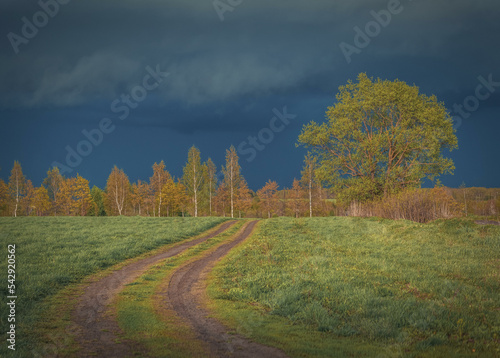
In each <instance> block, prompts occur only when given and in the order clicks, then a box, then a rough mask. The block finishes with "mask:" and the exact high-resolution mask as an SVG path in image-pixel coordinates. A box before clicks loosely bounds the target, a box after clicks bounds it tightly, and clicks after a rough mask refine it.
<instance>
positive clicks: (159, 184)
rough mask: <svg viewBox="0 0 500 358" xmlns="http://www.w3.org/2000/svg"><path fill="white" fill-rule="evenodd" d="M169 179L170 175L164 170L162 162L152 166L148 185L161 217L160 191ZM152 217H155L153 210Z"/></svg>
mask: <svg viewBox="0 0 500 358" xmlns="http://www.w3.org/2000/svg"><path fill="white" fill-rule="evenodd" d="M170 177H171V176H170V173H169V172H168V171H166V170H165V163H164V162H163V160H162V161H161V162H160V163H159V164H157V163H154V164H153V176H152V177H151V178H149V183H150V188H151V191H152V195H153V196H154V199H155V201H156V202H157V203H158V216H161V204H162V195H161V194H162V189H163V186H164V185H165V183H166V182H167V180H168V179H169V178H170ZM153 215H155V212H154V209H153Z"/></svg>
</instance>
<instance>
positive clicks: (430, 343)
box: [210, 218, 500, 357]
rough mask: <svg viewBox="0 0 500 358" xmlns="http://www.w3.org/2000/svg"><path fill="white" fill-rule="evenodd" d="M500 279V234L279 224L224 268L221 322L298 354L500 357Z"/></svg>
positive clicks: (408, 225) (330, 221)
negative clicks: (223, 321)
mask: <svg viewBox="0 0 500 358" xmlns="http://www.w3.org/2000/svg"><path fill="white" fill-rule="evenodd" d="M499 272H500V228H495V227H479V226H477V225H475V224H473V223H471V222H466V221H461V220H450V221H438V222H435V223H431V224H426V225H422V224H415V223H412V222H406V221H390V220H378V219H361V218H313V219H298V220H297V219H290V218H278V219H272V220H266V221H263V222H261V224H260V228H259V230H258V232H257V233H256V235H254V237H253V238H251V239H249V240H248V241H247V242H246V244H245V245H243V246H242V247H241V248H239V249H236V250H234V251H233V252H231V253H230V254H229V256H228V257H227V258H226V259H224V260H223V261H222V263H221V264H220V265H219V266H218V267H217V268H216V270H215V272H214V274H213V278H214V279H215V282H216V284H213V285H211V286H210V294H211V297H213V298H214V299H215V301H214V303H215V305H214V307H217V310H218V315H219V317H220V318H222V319H224V320H226V321H227V322H230V323H231V324H232V325H233V326H234V327H239V328H235V329H237V330H238V329H240V330H243V331H245V330H246V331H247V334H249V335H250V336H252V337H253V338H255V339H258V340H261V341H263V342H266V343H269V344H274V345H278V346H280V347H282V348H284V349H285V350H286V351H287V352H288V353H289V354H291V355H292V356H311V357H312V356H317V357H321V356H343V355H349V354H353V355H355V356H361V355H365V356H377V355H378V354H379V353H381V350H382V352H383V354H382V356H386V355H392V354H395V355H396V356H398V355H405V356H450V357H455V356H460V355H462V356H468V355H474V354H481V356H496V355H497V354H498V353H499V336H500V310H499V308H500V280H499V278H500V274H499ZM249 304H251V305H249ZM256 307H257V310H256ZM252 315H253V317H254V318H251V317H252ZM255 317H257V318H258V320H257V321H254V319H255ZM273 317H274V318H273ZM242 322H245V323H242ZM252 322H253V323H255V322H256V323H255V324H253V323H252ZM277 322H281V323H277ZM242 327H243V328H242ZM245 327H247V328H245ZM248 327H250V329H248ZM283 327H284V328H283ZM291 327H294V328H291ZM301 327H302V328H301ZM290 330H292V331H295V334H294V335H293V334H292V335H291V334H290V333H289V332H288V331H290ZM311 331H314V332H316V333H314V332H311ZM287 332H288V333H287ZM301 332H302V333H301ZM306 334H307V339H300V337H301V335H306ZM356 342H357V343H356ZM361 345H364V346H365V349H363V350H359V347H360V346H361ZM311 347H314V349H312V348H311ZM355 347H356V348H355ZM333 351H336V352H337V353H336V354H333V353H332V352H333Z"/></svg>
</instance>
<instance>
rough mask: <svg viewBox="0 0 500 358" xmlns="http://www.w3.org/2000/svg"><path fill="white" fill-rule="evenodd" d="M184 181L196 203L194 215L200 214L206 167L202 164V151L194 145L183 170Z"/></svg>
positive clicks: (189, 194) (194, 203)
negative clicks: (199, 208) (201, 192)
mask: <svg viewBox="0 0 500 358" xmlns="http://www.w3.org/2000/svg"><path fill="white" fill-rule="evenodd" d="M183 174H184V175H183V176H182V183H183V184H184V186H185V187H186V190H187V193H188V196H189V197H190V198H191V199H192V201H193V205H194V216H195V217H197V216H198V202H199V199H200V191H201V188H202V185H203V178H204V176H205V175H204V167H203V166H202V164H201V158H200V151H199V149H198V148H196V147H195V146H194V145H193V146H192V147H191V149H189V153H188V161H187V163H186V166H185V167H184V170H183Z"/></svg>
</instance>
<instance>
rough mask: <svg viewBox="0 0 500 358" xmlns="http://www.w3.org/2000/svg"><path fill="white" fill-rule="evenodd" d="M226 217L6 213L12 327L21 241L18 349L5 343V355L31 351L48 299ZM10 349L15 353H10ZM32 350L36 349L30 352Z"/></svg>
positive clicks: (1, 268)
mask: <svg viewBox="0 0 500 358" xmlns="http://www.w3.org/2000/svg"><path fill="white" fill-rule="evenodd" d="M224 220H225V219H223V218H143V217H109V218H103V217H97V218H94V217H44V218H36V217H18V218H0V247H1V248H2V250H3V253H1V254H2V255H3V256H4V259H2V260H0V272H1V275H0V277H3V278H4V279H3V281H4V284H2V285H0V295H1V297H2V305H1V306H0V322H1V323H2V324H1V326H2V328H1V329H2V331H3V330H5V332H7V324H8V323H7V321H6V317H7V310H6V309H7V306H6V304H5V301H6V296H7V259H6V258H7V245H8V244H16V295H17V296H18V299H17V305H16V336H17V337H16V338H17V339H16V352H12V351H11V350H7V347H6V345H5V344H2V345H1V346H0V356H7V354H9V356H13V357H15V356H19V357H25V356H31V355H32V354H31V350H32V349H33V348H34V347H35V346H36V343H37V342H36V338H37V337H34V335H33V332H32V327H33V326H34V325H36V324H37V322H38V321H40V319H41V318H42V317H43V315H44V314H45V313H46V310H47V309H48V307H47V304H44V303H43V301H44V300H47V299H48V298H50V297H51V296H53V295H55V294H56V293H57V292H59V291H60V290H61V289H63V288H64V287H66V286H68V285H70V284H74V283H78V282H81V281H82V279H83V278H84V277H86V276H88V275H91V274H94V273H96V272H100V271H102V270H104V269H106V268H109V267H111V266H113V265H115V264H117V263H120V262H122V261H124V260H126V259H129V258H133V257H136V256H138V255H141V254H143V253H146V252H149V251H151V250H154V249H156V248H158V247H161V246H165V245H168V244H173V243H176V242H179V241H182V240H185V239H187V238H189V237H192V236H194V235H197V234H199V233H201V232H203V231H206V230H208V229H210V228H211V227H214V226H215V225H217V224H219V223H221V222H223V221H224ZM7 352H9V353H7ZM28 352H30V353H28Z"/></svg>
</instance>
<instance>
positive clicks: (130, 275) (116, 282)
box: [72, 221, 236, 358]
mask: <svg viewBox="0 0 500 358" xmlns="http://www.w3.org/2000/svg"><path fill="white" fill-rule="evenodd" d="M235 223H236V222H235V221H230V222H226V223H224V224H222V225H221V226H220V227H219V228H218V229H217V230H216V231H214V232H212V233H211V234H208V235H205V236H203V237H201V238H198V239H196V240H191V241H189V242H185V243H180V244H179V245H176V246H174V247H172V248H171V249H168V250H166V251H165V252H162V253H159V254H156V255H153V256H150V257H147V258H144V259H142V260H139V261H136V262H133V263H131V264H129V265H127V266H125V267H123V268H121V269H119V270H117V271H114V272H113V273H112V274H110V275H108V276H106V277H104V278H102V279H99V280H98V281H95V282H93V283H91V284H90V285H89V286H88V287H86V288H85V291H84V293H83V295H82V296H80V297H79V298H78V302H77V304H76V307H75V309H74V311H73V312H72V327H73V328H72V330H73V331H74V332H75V334H76V341H77V342H78V343H79V345H80V347H81V349H80V351H79V352H78V357H116V358H121V357H129V356H133V355H134V353H136V352H144V348H143V347H140V346H139V345H138V344H137V343H135V342H132V341H128V340H124V339H122V338H120V337H121V333H122V331H121V329H120V328H119V326H118V323H117V322H116V320H115V319H114V318H113V317H110V316H108V315H107V314H106V311H107V310H108V305H109V303H110V302H111V301H112V300H113V299H114V298H115V297H116V295H117V294H118V293H119V292H120V291H122V290H123V288H124V286H125V285H127V284H129V283H132V282H134V281H135V280H136V279H137V278H138V277H139V276H140V275H141V274H142V273H144V272H145V271H146V270H147V269H148V268H150V267H151V266H153V265H154V264H156V263H158V262H159V261H161V260H164V259H166V258H169V257H172V256H175V255H178V254H180V253H181V252H183V251H185V250H186V249H188V248H190V247H192V246H194V245H197V244H199V243H201V242H203V241H206V240H208V239H210V238H212V237H215V236H217V235H219V234H220V233H222V232H223V231H225V230H227V229H228V228H229V227H230V226H232V225H234V224H235Z"/></svg>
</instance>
